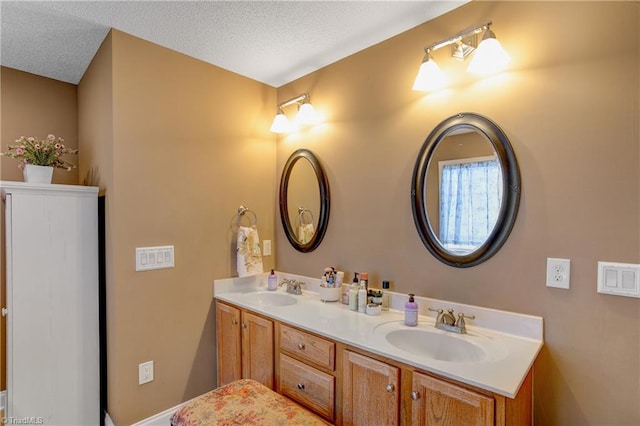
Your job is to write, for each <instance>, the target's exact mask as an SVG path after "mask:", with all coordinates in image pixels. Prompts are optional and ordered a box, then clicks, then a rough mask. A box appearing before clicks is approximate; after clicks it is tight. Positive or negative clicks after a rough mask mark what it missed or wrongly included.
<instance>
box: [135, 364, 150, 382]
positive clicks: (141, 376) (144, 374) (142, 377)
mask: <svg viewBox="0 0 640 426" xmlns="http://www.w3.org/2000/svg"><path fill="white" fill-rule="evenodd" d="M152 381H153V361H147V362H143V363H142V364H139V365H138V384H139V385H144V384H145V383H149V382H152Z"/></svg>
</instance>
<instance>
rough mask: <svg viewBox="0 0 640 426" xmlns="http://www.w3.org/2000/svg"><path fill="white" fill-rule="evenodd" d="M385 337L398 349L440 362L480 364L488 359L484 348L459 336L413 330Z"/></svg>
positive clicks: (394, 332)
mask: <svg viewBox="0 0 640 426" xmlns="http://www.w3.org/2000/svg"><path fill="white" fill-rule="evenodd" d="M385 337H386V339H387V342H389V343H390V344H391V345H393V346H395V347H396V348H398V349H401V350H403V351H406V352H409V353H412V354H414V355H420V356H425V357H428V358H431V359H435V360H438V361H448V362H478V361H484V360H485V359H486V358H487V353H486V351H485V350H484V349H483V348H482V347H480V346H478V345H476V344H474V343H472V342H470V341H468V340H465V339H464V338H462V337H459V336H452V335H448V334H442V333H434V332H432V331H429V330H424V329H420V328H415V329H414V328H411V329H401V330H393V331H390V332H388V333H387V334H386V336H385Z"/></svg>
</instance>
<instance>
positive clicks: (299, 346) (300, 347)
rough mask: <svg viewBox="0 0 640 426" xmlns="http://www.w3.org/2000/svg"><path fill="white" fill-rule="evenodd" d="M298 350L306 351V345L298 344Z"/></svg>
mask: <svg viewBox="0 0 640 426" xmlns="http://www.w3.org/2000/svg"><path fill="white" fill-rule="evenodd" d="M298 349H300V350H301V351H302V350H304V343H298Z"/></svg>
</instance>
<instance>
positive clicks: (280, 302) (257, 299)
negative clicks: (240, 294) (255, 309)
mask: <svg viewBox="0 0 640 426" xmlns="http://www.w3.org/2000/svg"><path fill="white" fill-rule="evenodd" d="M245 297H246V300H247V301H248V302H250V303H251V304H253V305H259V306H288V305H294V304H296V303H298V299H297V297H300V296H293V295H291V294H286V293H275V292H271V291H259V292H256V293H247V294H246V296H245Z"/></svg>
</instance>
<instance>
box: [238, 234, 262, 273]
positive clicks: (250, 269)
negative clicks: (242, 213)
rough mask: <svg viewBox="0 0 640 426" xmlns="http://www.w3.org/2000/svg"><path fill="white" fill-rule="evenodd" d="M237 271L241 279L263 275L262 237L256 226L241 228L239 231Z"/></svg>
mask: <svg viewBox="0 0 640 426" xmlns="http://www.w3.org/2000/svg"><path fill="white" fill-rule="evenodd" d="M236 250H237V269H238V276H239V277H246V276H247V275H255V274H261V273H262V272H263V269H262V254H261V253H260V237H258V230H257V229H256V227H255V226H240V227H239V229H238V246H237V249H236Z"/></svg>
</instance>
